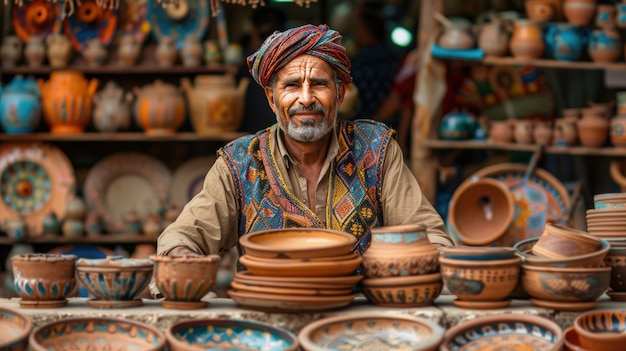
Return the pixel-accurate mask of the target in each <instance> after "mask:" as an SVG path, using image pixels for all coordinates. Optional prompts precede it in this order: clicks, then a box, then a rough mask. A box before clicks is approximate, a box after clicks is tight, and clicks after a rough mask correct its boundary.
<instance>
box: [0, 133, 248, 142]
mask: <svg viewBox="0 0 626 351" xmlns="http://www.w3.org/2000/svg"><path fill="white" fill-rule="evenodd" d="M243 135H245V133H239V132H224V133H219V134H198V133H193V132H182V133H176V134H172V135H147V134H145V133H140V132H139V133H137V132H127V133H124V132H121V133H95V132H94V133H82V134H73V135H63V134H51V133H31V134H0V142H8V141H12V142H18V141H28V142H30V141H55V142H90V141H91V142H103V141H124V142H154V141H164V142H167V141H222V142H224V141H231V140H234V139H237V138H238V137H240V136H243Z"/></svg>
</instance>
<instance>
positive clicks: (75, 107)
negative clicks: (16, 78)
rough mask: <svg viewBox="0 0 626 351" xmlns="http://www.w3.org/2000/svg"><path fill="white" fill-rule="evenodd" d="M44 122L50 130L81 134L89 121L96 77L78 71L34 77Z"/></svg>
mask: <svg viewBox="0 0 626 351" xmlns="http://www.w3.org/2000/svg"><path fill="white" fill-rule="evenodd" d="M37 83H38V84H39V90H40V91H41V106H42V110H43V115H44V119H45V121H46V123H48V125H49V126H50V132H51V133H53V134H80V133H82V132H83V131H84V129H85V127H86V126H87V125H88V124H89V122H90V121H91V110H92V99H93V95H94V94H95V93H96V89H97V88H98V80H97V79H95V78H92V79H91V80H89V81H88V80H87V79H85V77H84V76H83V74H82V73H80V72H77V71H54V72H52V73H50V79H49V80H48V81H47V82H45V81H44V80H43V79H39V80H37Z"/></svg>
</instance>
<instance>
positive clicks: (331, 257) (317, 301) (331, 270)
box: [228, 228, 363, 312]
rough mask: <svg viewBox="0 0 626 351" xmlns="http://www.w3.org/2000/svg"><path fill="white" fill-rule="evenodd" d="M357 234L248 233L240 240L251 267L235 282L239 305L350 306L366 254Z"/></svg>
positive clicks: (232, 293) (273, 308)
mask: <svg viewBox="0 0 626 351" xmlns="http://www.w3.org/2000/svg"><path fill="white" fill-rule="evenodd" d="M356 241H357V240H356V237H355V236H354V235H352V234H349V233H343V232H338V231H332V230H326V229H319V228H285V229H272V230H265V231H259V232H254V233H249V234H246V235H244V236H242V237H241V238H240V240H239V243H240V245H241V247H242V248H243V250H244V254H243V255H242V256H241V257H240V258H239V263H240V264H241V265H243V266H244V267H245V268H246V271H243V272H238V273H236V274H235V276H234V277H233V280H232V281H231V288H232V289H231V290H229V291H228V295H229V297H230V298H232V299H233V301H235V302H236V303H237V304H239V305H241V306H243V307H246V308H251V309H257V310H263V311H269V312H300V311H319V310H330V309H337V308H342V307H346V306H348V305H349V304H350V303H351V302H352V300H353V299H354V297H355V294H354V291H353V289H354V286H355V285H356V284H357V283H358V282H359V281H360V280H361V279H362V278H363V276H361V275H355V274H354V273H355V271H356V269H357V267H358V266H359V265H360V264H361V262H362V258H361V256H359V254H358V253H357V252H352V248H353V247H354V245H355V244H356Z"/></svg>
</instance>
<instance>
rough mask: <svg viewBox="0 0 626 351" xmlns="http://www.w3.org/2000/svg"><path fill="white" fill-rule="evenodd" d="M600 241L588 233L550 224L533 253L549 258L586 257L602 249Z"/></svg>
mask: <svg viewBox="0 0 626 351" xmlns="http://www.w3.org/2000/svg"><path fill="white" fill-rule="evenodd" d="M600 244H601V243H600V239H599V238H598V237H596V236H594V235H590V234H589V233H587V232H584V231H581V230H577V229H574V228H567V227H563V226H558V225H555V224H551V223H548V224H546V227H545V229H544V231H543V234H541V236H540V237H539V240H538V241H537V243H535V245H534V246H533V253H534V254H535V255H537V256H543V257H547V258H556V259H561V258H567V257H572V256H581V255H586V254H589V253H592V252H595V251H597V250H598V249H599V248H600Z"/></svg>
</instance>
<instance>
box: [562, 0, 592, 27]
mask: <svg viewBox="0 0 626 351" xmlns="http://www.w3.org/2000/svg"><path fill="white" fill-rule="evenodd" d="M595 13H596V0H565V2H564V3H563V14H564V15H565V18H566V19H567V21H568V22H569V23H571V24H573V25H575V26H586V25H588V24H589V23H591V21H592V20H593V18H594V15H595Z"/></svg>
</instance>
